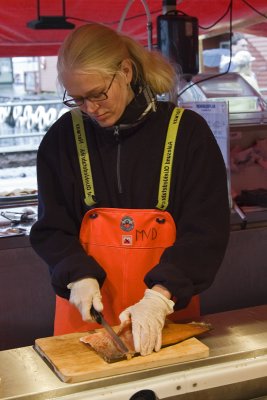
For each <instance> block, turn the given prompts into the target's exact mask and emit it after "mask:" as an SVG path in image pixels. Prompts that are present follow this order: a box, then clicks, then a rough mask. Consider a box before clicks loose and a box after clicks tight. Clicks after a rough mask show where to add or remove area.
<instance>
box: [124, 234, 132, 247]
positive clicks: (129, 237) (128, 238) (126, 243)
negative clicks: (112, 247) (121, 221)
mask: <svg viewBox="0 0 267 400" xmlns="http://www.w3.org/2000/svg"><path fill="white" fill-rule="evenodd" d="M122 244H123V245H124V246H131V245H132V244H133V237H132V235H122Z"/></svg>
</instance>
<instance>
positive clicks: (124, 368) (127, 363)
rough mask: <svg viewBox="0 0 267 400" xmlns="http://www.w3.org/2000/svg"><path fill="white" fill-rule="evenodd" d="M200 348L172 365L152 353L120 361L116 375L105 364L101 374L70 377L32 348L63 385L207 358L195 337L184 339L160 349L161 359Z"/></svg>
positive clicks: (204, 348)
mask: <svg viewBox="0 0 267 400" xmlns="http://www.w3.org/2000/svg"><path fill="white" fill-rule="evenodd" d="M196 344H197V345H198V346H201V352H199V353H190V354H189V355H186V356H183V357H181V359H179V360H177V359H175V360H172V363H171V364H170V359H169V358H166V359H160V361H159V360H157V354H159V353H152V354H151V355H148V356H145V357H142V356H137V357H133V358H132V359H131V360H122V361H119V362H117V363H115V365H116V373H115V374H114V368H113V367H112V366H114V364H108V363H106V368H107V369H105V370H103V371H102V372H100V371H99V370H98V371H95V372H94V371H90V376H89V373H88V371H87V372H85V373H83V374H81V373H72V374H71V375H70V374H68V373H66V372H64V369H63V368H62V369H61V371H60V370H59V369H58V368H57V367H56V366H55V365H54V363H53V361H52V360H51V359H50V357H49V356H48V355H47V354H45V353H44V352H43V350H42V349H41V348H40V346H38V344H35V346H34V348H35V350H36V351H37V353H38V354H39V355H40V356H41V357H42V358H43V359H44V361H45V362H46V363H47V364H48V366H49V368H50V369H51V370H52V371H54V373H55V374H56V376H57V377H58V378H59V379H60V380H61V381H62V382H64V383H79V382H84V381H91V380H94V379H101V378H108V377H111V376H114V375H116V376H119V375H123V374H127V373H134V372H143V371H145V370H148V369H149V370H151V369H156V368H161V367H165V366H168V365H175V364H181V363H183V362H188V361H194V360H198V359H202V358H207V357H208V356H209V348H208V346H206V345H205V344H204V343H202V342H200V341H199V340H198V339H196V338H195V337H192V338H189V339H186V340H184V341H182V342H179V343H177V344H175V345H171V346H168V347H165V348H162V349H161V350H160V354H161V357H162V356H164V353H167V352H169V351H170V349H172V350H174V351H175V350H178V351H179V350H181V349H182V348H186V347H188V348H190V346H194V345H196ZM140 357H142V358H143V360H144V361H145V363H144V364H143V365H140V364H139V365H138V364H137V361H135V360H138V359H139V360H140Z"/></svg>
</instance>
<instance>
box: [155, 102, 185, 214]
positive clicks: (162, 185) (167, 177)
mask: <svg viewBox="0 0 267 400" xmlns="http://www.w3.org/2000/svg"><path fill="white" fill-rule="evenodd" d="M183 112H184V109H183V108H178V107H175V109H174V110H173V112H172V115H171V119H170V122H169V126H168V131H167V136H166V141H165V147H164V153H163V158H162V164H161V173H160V181H159V192H158V204H157V207H156V208H159V209H160V210H166V208H167V207H168V203H169V196H170V186H171V174H172V163H173V155H174V149H175V142H176V137H177V133H178V130H179V124H180V120H181V117H182V114H183Z"/></svg>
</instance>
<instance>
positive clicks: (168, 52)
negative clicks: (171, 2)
mask: <svg viewBox="0 0 267 400" xmlns="http://www.w3.org/2000/svg"><path fill="white" fill-rule="evenodd" d="M157 36H158V49H159V50H160V51H161V52H162V54H163V55H164V56H166V57H167V58H168V59H169V60H170V61H172V62H174V63H176V64H179V66H180V67H181V70H182V74H183V75H185V76H186V75H188V76H189V79H190V77H192V76H193V75H196V74H197V73H198V72H199V58H198V20H197V18H195V17H190V16H188V15H186V14H181V13H179V12H177V11H175V14H174V15H173V14H165V15H160V16H158V17H157Z"/></svg>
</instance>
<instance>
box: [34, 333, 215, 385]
mask: <svg viewBox="0 0 267 400" xmlns="http://www.w3.org/2000/svg"><path fill="white" fill-rule="evenodd" d="M82 336H84V333H71V334H67V335H62V336H53V337H48V338H41V339H36V341H35V350H36V351H37V352H38V353H39V354H40V355H41V356H42V357H43V358H44V359H45V360H46V361H47V362H48V364H49V365H50V367H51V368H52V369H53V370H54V371H55V373H56V375H57V376H58V377H59V378H60V379H61V380H62V381H63V382H68V383H74V382H81V381H86V380H92V379H97V378H104V377H108V376H114V375H120V374H125V373H129V372H136V371H143V370H146V369H151V368H156V367H162V366H166V365H172V364H176V363H181V362H184V361H191V360H196V359H200V358H204V357H208V355H209V348H208V347H207V346H206V345H204V344H203V343H201V342H200V341H199V340H198V339H196V338H195V337H193V338H190V339H187V340H184V341H182V342H180V343H178V344H175V345H172V346H168V347H165V348H162V349H161V350H160V351H159V352H158V353H155V352H154V353H152V354H150V355H148V356H145V357H143V356H136V357H133V358H132V359H130V360H122V361H119V362H116V363H113V364H108V363H107V362H105V361H104V360H103V359H102V358H101V357H100V356H99V355H98V354H96V353H95V352H94V350H92V349H91V348H90V347H89V346H88V345H86V344H84V343H81V342H80V340H79V339H80V337H82Z"/></svg>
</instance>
